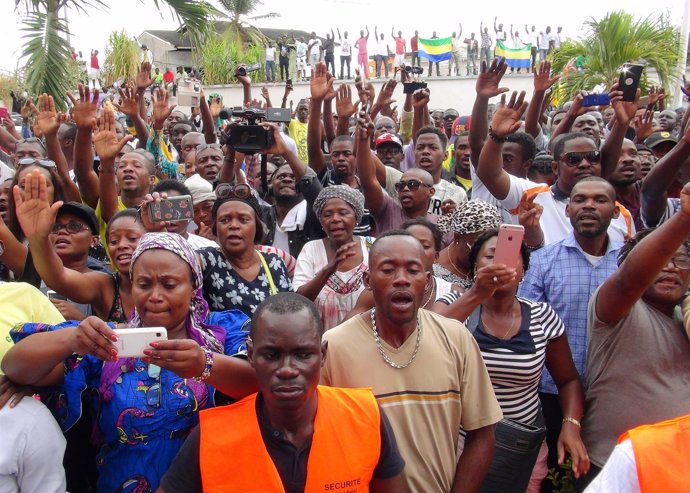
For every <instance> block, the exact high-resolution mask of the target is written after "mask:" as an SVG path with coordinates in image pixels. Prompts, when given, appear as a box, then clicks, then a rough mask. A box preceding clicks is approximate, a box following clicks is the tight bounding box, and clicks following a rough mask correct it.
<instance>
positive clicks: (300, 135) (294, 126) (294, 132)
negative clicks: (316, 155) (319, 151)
mask: <svg viewBox="0 0 690 493" xmlns="http://www.w3.org/2000/svg"><path fill="white" fill-rule="evenodd" d="M288 134H289V135H290V137H291V138H292V140H294V141H295V144H297V157H298V158H299V159H300V161H302V162H303V163H308V162H309V158H308V154H307V124H306V123H302V122H301V121H299V120H296V119H295V120H290V126H289V127H288Z"/></svg>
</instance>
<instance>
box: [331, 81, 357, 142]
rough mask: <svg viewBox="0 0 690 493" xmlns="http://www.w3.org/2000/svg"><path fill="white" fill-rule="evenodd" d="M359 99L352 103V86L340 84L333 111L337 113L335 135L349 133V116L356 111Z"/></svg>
mask: <svg viewBox="0 0 690 493" xmlns="http://www.w3.org/2000/svg"><path fill="white" fill-rule="evenodd" d="M358 107H359V101H357V102H355V103H354V104H353V103H352V88H351V87H350V86H349V85H348V84H341V85H340V87H338V91H337V93H336V96H335V111H336V113H337V115H338V126H337V128H336V135H350V117H351V116H352V115H354V114H355V113H357V108H358Z"/></svg>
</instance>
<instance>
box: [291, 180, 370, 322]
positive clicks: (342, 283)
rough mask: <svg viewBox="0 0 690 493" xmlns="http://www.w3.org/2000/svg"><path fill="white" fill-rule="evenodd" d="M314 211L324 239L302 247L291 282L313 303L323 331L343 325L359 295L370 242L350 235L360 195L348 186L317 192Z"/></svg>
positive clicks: (358, 214) (361, 207)
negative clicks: (324, 236)
mask: <svg viewBox="0 0 690 493" xmlns="http://www.w3.org/2000/svg"><path fill="white" fill-rule="evenodd" d="M314 212H316V215H317V216H318V218H319V221H320V222H321V227H322V228H323V230H324V232H325V233H326V235H327V236H326V238H324V239H322V240H314V241H310V242H308V243H307V244H306V245H304V248H302V252H301V253H300V254H299V257H297V267H296V268H295V276H294V279H293V281H292V283H293V288H294V289H295V291H297V292H298V293H299V294H301V295H303V296H306V297H307V298H309V299H310V300H312V301H314V303H315V304H316V306H317V308H318V309H319V312H320V313H321V319H322V320H323V324H324V327H325V328H326V330H328V329H330V328H332V327H335V326H336V325H338V324H339V323H340V322H342V321H343V320H344V318H345V315H346V314H347V313H348V312H349V311H350V310H352V308H353V307H354V306H355V303H356V302H357V298H359V295H360V293H361V292H362V291H363V290H364V283H363V281H362V279H363V276H364V272H366V270H367V269H368V264H367V260H368V255H369V254H368V250H369V247H370V245H371V244H372V243H373V239H372V238H369V237H362V236H354V235H353V232H354V229H355V226H356V225H357V224H359V222H360V221H361V219H362V216H363V214H364V196H363V195H362V194H361V193H360V192H359V191H357V190H355V189H353V188H350V187H348V186H347V185H333V186H330V187H326V188H324V189H323V190H321V193H319V196H318V197H317V198H316V201H315V202H314Z"/></svg>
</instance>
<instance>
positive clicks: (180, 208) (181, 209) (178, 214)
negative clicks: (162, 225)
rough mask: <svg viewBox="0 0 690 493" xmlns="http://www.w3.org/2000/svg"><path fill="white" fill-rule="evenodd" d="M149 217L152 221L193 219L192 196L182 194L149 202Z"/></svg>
mask: <svg viewBox="0 0 690 493" xmlns="http://www.w3.org/2000/svg"><path fill="white" fill-rule="evenodd" d="M149 217H150V218H151V221H154V222H159V221H191V220H192V219H193V218H194V210H193V209H192V197H191V196H190V195H180V196H179V197H169V198H167V199H162V200H161V201H160V202H151V203H149Z"/></svg>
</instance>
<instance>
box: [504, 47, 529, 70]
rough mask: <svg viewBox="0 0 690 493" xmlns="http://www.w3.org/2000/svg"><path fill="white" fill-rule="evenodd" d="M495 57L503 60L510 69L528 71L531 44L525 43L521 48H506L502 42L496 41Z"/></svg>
mask: <svg viewBox="0 0 690 493" xmlns="http://www.w3.org/2000/svg"><path fill="white" fill-rule="evenodd" d="M496 56H497V57H503V58H505V59H506V64H507V65H508V67H510V68H526V69H529V65H530V59H531V56H532V43H527V44H526V45H523V46H522V47H521V48H508V47H507V46H506V45H504V44H503V42H502V41H497V42H496Z"/></svg>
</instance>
